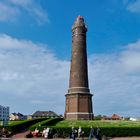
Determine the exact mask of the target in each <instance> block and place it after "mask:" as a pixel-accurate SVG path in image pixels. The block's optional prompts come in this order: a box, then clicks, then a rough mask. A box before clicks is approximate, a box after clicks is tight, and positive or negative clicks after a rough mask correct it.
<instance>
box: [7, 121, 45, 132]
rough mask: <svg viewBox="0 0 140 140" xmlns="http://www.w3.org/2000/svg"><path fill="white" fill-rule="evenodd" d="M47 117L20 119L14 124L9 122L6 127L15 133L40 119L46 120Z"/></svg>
mask: <svg viewBox="0 0 140 140" xmlns="http://www.w3.org/2000/svg"><path fill="white" fill-rule="evenodd" d="M46 119H47V118H35V119H31V120H25V121H21V122H18V123H15V124H10V125H9V126H8V127H7V128H8V130H9V131H11V132H12V133H17V132H19V131H22V130H26V129H28V128H29V127H30V126H31V125H33V124H35V123H38V122H40V121H43V120H46Z"/></svg>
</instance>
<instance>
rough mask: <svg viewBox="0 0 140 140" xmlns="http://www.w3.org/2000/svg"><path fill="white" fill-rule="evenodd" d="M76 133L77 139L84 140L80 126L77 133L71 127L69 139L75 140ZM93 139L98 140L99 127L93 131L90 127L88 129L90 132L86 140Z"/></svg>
mask: <svg viewBox="0 0 140 140" xmlns="http://www.w3.org/2000/svg"><path fill="white" fill-rule="evenodd" d="M77 133H78V138H82V139H84V131H82V128H81V126H80V127H79V129H78V131H77V130H76V129H75V128H74V127H72V134H71V138H72V139H73V140H76V136H77ZM93 138H96V139H97V140H100V128H99V127H97V128H96V129H95V130H94V128H93V127H92V126H91V127H90V132H89V137H88V139H89V140H91V139H93Z"/></svg>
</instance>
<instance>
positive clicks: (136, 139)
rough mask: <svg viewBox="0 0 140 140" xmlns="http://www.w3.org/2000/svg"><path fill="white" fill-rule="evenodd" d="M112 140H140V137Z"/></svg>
mask: <svg viewBox="0 0 140 140" xmlns="http://www.w3.org/2000/svg"><path fill="white" fill-rule="evenodd" d="M111 140H140V137H123V138H112V139H111Z"/></svg>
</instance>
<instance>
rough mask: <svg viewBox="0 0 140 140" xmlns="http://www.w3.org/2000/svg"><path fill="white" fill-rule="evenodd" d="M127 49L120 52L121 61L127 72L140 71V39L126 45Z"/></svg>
mask: <svg viewBox="0 0 140 140" xmlns="http://www.w3.org/2000/svg"><path fill="white" fill-rule="evenodd" d="M126 48H127V50H125V51H123V52H122V54H121V61H122V63H123V66H124V67H125V69H126V70H127V71H128V72H131V73H135V72H139V73H140V40H138V41H137V42H135V43H131V44H129V45H128V46H126Z"/></svg>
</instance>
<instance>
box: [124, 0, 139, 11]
mask: <svg viewBox="0 0 140 140" xmlns="http://www.w3.org/2000/svg"><path fill="white" fill-rule="evenodd" d="M127 10H129V11H130V12H134V13H140V0H135V1H134V2H131V3H129V4H128V5H127Z"/></svg>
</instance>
